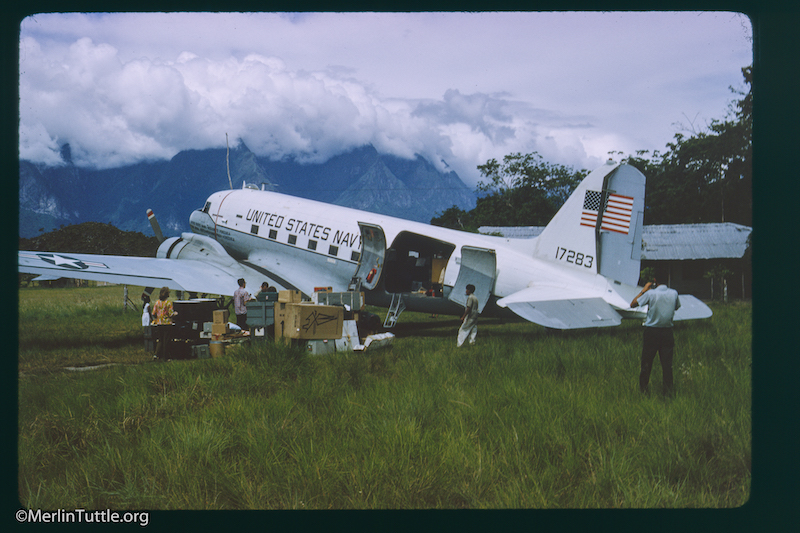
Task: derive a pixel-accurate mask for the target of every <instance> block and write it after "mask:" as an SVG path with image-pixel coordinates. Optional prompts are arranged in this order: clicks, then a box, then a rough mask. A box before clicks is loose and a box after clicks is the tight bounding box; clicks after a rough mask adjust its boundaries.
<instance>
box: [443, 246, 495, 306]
mask: <svg viewBox="0 0 800 533" xmlns="http://www.w3.org/2000/svg"><path fill="white" fill-rule="evenodd" d="M496 272H497V257H496V255H495V252H494V250H489V249H487V248H475V247H473V246H462V247H461V266H460V268H459V269H458V277H457V278H456V283H455V285H454V286H453V290H452V291H450V296H448V298H449V299H450V300H451V301H453V302H455V303H457V304H460V305H463V306H466V304H467V295H466V292H465V291H466V288H467V285H468V284H470V283H471V284H473V285H475V296H476V297H477V298H478V311H483V308H484V307H485V306H486V302H488V301H489V297H490V296H491V295H492V290H493V289H494V280H495V277H496Z"/></svg>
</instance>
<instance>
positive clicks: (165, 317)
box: [151, 287, 178, 359]
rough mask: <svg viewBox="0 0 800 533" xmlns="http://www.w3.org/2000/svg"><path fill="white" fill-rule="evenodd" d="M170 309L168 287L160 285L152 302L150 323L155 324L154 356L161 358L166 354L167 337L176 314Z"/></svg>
mask: <svg viewBox="0 0 800 533" xmlns="http://www.w3.org/2000/svg"><path fill="white" fill-rule="evenodd" d="M177 314H178V313H176V312H175V311H174V310H173V309H172V302H171V301H170V299H169V287H161V290H160V291H159V292H158V300H156V303H154V304H153V321H152V322H151V325H153V326H156V354H155V356H154V357H155V358H160V359H163V358H164V356H165V355H166V344H167V337H168V335H169V333H170V329H168V328H167V327H166V326H172V317H174V316H176V315H177Z"/></svg>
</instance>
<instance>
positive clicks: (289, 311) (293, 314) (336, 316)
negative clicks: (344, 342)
mask: <svg viewBox="0 0 800 533" xmlns="http://www.w3.org/2000/svg"><path fill="white" fill-rule="evenodd" d="M343 323H344V309H343V308H341V307H337V306H332V305H314V304H292V303H287V304H285V305H279V306H278V309H276V310H275V338H276V339H278V338H281V337H284V338H288V339H306V340H310V339H339V338H341V337H342V325H343Z"/></svg>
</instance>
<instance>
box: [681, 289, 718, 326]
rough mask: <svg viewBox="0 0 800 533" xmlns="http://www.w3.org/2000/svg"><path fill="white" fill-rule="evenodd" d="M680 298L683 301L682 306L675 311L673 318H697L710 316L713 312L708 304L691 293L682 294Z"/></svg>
mask: <svg viewBox="0 0 800 533" xmlns="http://www.w3.org/2000/svg"><path fill="white" fill-rule="evenodd" d="M678 298H679V299H680V301H681V307H680V309H678V310H677V311H675V317H674V318H673V320H676V321H677V320H696V319H698V318H709V317H710V316H711V315H712V314H713V313H712V312H711V309H710V308H709V307H708V306H707V305H706V304H704V303H703V302H701V301H700V300H698V299H697V298H695V297H694V296H692V295H691V294H681V295H679V296H678Z"/></svg>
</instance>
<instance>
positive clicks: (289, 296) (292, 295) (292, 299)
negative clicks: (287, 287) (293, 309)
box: [278, 291, 303, 304]
mask: <svg viewBox="0 0 800 533" xmlns="http://www.w3.org/2000/svg"><path fill="white" fill-rule="evenodd" d="M278 301H279V302H281V303H286V304H299V303H300V302H302V301H303V295H302V293H301V292H300V291H280V292H278Z"/></svg>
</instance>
